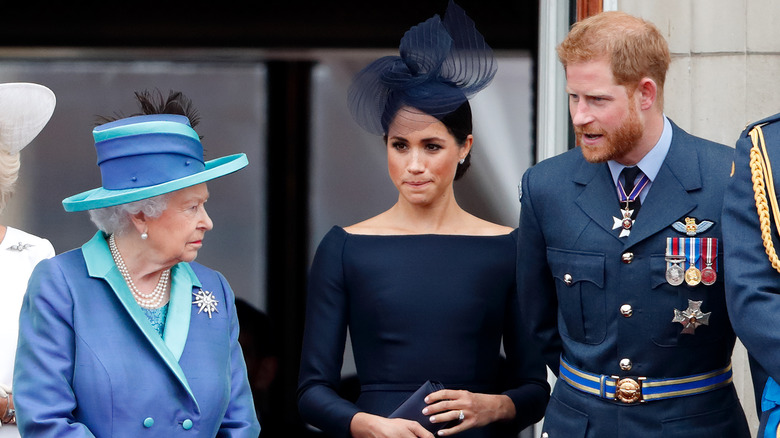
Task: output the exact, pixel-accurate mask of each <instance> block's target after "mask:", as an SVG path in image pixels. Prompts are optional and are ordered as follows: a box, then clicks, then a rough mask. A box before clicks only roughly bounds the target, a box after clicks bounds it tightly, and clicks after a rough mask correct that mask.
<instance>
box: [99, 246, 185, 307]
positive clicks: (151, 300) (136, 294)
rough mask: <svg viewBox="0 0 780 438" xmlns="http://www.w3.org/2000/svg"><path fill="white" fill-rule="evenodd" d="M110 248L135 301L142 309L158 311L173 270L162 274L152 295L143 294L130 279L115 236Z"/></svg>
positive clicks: (167, 270)
mask: <svg viewBox="0 0 780 438" xmlns="http://www.w3.org/2000/svg"><path fill="white" fill-rule="evenodd" d="M108 248H109V249H110V250H111V257H113V258H114V263H116V267H117V268H118V269H119V273H120V274H122V278H124V279H125V283H127V286H128V287H129V288H130V292H132V293H133V298H135V301H136V302H138V304H140V305H141V307H145V308H147V309H156V308H158V307H160V305H161V304H162V302H163V298H164V297H165V291H166V290H167V289H168V278H170V275H171V270H170V269H166V270H164V271H163V273H162V274H160V280H159V281H157V286H155V287H154V290H153V291H152V293H150V294H142V293H141V291H139V290H138V288H137V287H135V283H133V279H132V277H130V271H129V270H128V269H127V265H125V261H124V260H123V259H122V255H121V254H120V253H119V248H117V247H116V240H115V239H114V235H113V234H112V235H111V237H109V238H108Z"/></svg>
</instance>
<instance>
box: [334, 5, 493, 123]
mask: <svg viewBox="0 0 780 438" xmlns="http://www.w3.org/2000/svg"><path fill="white" fill-rule="evenodd" d="M399 50H400V55H401V56H385V57H382V58H379V59H377V60H376V61H374V62H372V63H371V64H369V65H367V66H366V67H365V68H363V70H361V71H360V72H359V73H358V74H357V75H355V78H354V79H353V81H352V85H351V86H350V88H349V93H348V95H347V100H348V102H347V103H348V105H349V109H350V112H351V113H352V117H354V118H355V121H357V123H358V124H359V125H360V126H362V127H363V128H364V129H366V130H367V131H369V132H371V133H374V134H379V135H381V134H385V133H387V127H388V125H389V124H390V122H391V121H392V119H393V117H394V116H395V114H396V112H397V111H398V109H399V108H401V107H404V106H408V107H412V108H416V109H418V110H420V111H422V112H424V113H426V114H429V115H431V116H434V117H436V118H439V119H441V118H442V117H444V116H445V115H447V114H449V113H451V112H453V111H455V110H456V109H457V108H458V107H459V106H461V105H462V104H463V103H464V102H466V100H467V99H468V98H470V97H471V96H473V95H474V94H476V93H477V92H478V91H480V90H482V89H483V88H485V87H486V86H487V85H488V84H489V83H490V81H491V80H493V77H494V76H495V74H496V70H497V69H498V66H497V65H496V62H495V59H494V57H493V50H492V49H491V48H490V47H489V46H488V45H487V43H485V39H484V38H483V37H482V34H480V33H479V32H478V31H477V29H476V27H475V26H474V21H472V20H471V19H470V18H469V17H468V16H466V12H465V11H464V10H463V9H462V8H461V7H460V6H458V5H456V4H455V3H454V2H453V1H452V0H450V3H449V5H448V6H447V11H446V13H445V14H444V19H443V20H442V19H441V18H439V16H438V15H434V16H433V17H431V18H429V19H428V20H426V21H424V22H422V23H420V24H418V25H417V26H414V27H412V28H411V29H409V30H408V31H407V32H406V33H405V34H404V36H403V38H402V39H401V45H400V48H399Z"/></svg>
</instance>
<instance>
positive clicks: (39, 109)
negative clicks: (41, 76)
mask: <svg viewBox="0 0 780 438" xmlns="http://www.w3.org/2000/svg"><path fill="white" fill-rule="evenodd" d="M56 103H57V99H56V98H55V97H54V93H53V92H52V91H51V90H49V89H48V88H46V87H44V86H43V85H38V84H32V83H27V82H10V83H6V84H0V150H4V151H6V152H8V153H10V154H16V153H18V152H19V151H21V150H22V148H24V147H25V146H27V145H28V144H30V142H31V141H32V140H33V139H34V138H35V136H37V135H38V134H39V133H40V132H41V130H42V129H43V127H44V126H46V123H47V122H48V121H49V119H50V118H51V115H52V113H54V106H55V105H56Z"/></svg>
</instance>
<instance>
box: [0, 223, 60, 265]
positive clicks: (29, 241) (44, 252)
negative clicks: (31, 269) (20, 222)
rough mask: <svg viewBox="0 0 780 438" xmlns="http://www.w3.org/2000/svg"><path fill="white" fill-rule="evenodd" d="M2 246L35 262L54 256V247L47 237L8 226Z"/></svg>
mask: <svg viewBox="0 0 780 438" xmlns="http://www.w3.org/2000/svg"><path fill="white" fill-rule="evenodd" d="M0 246H1V247H2V248H5V249H6V250H8V251H12V252H17V253H19V254H20V255H22V256H26V258H28V259H30V260H31V261H34V262H38V261H40V260H43V259H48V258H51V257H54V247H53V246H52V244H51V242H49V241H48V240H47V239H44V238H42V237H38V236H36V235H34V234H30V233H28V232H25V231H22V230H20V229H17V228H13V227H7V231H6V234H5V238H4V239H3V244H2V245H0Z"/></svg>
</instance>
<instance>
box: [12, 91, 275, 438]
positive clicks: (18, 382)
mask: <svg viewBox="0 0 780 438" xmlns="http://www.w3.org/2000/svg"><path fill="white" fill-rule="evenodd" d="M137 96H138V97H139V100H140V102H141V107H142V109H143V113H144V114H142V115H137V116H131V117H127V118H122V119H119V120H115V121H110V122H108V123H105V124H102V125H100V126H98V127H97V128H95V129H94V131H93V134H94V137H95V147H96V149H97V156H98V165H99V166H100V170H101V175H102V181H103V186H102V187H100V188H97V189H94V190H90V191H87V192H84V193H81V194H78V195H75V196H71V197H69V198H67V199H65V200H64V201H63V205H64V206H65V209H66V210H67V211H83V210H89V211H90V216H91V219H92V221H93V222H94V223H95V224H96V225H97V226H98V228H100V231H99V232H98V233H97V234H96V235H95V236H94V237H93V238H92V239H91V240H90V241H89V242H87V243H86V244H84V245H83V246H82V247H81V248H79V249H75V250H72V251H69V252H66V253H64V254H61V255H58V256H56V257H54V258H52V259H50V260H46V261H45V262H43V263H40V264H39V265H38V266H37V267H36V269H35V270H34V272H33V274H32V277H31V279H30V283H29V286H28V290H27V294H26V296H25V299H24V303H23V305H22V311H21V316H20V322H19V325H20V328H19V346H18V349H17V356H16V365H15V371H14V392H15V397H16V398H15V401H16V408H17V422H18V425H19V429H20V431H21V433H22V435H23V436H25V435H27V436H35V437H58V438H61V437H91V436H96V437H138V436H159V437H163V436H164V437H175V436H187V437H215V436H220V437H222V436H224V437H228V436H230V437H253V438H254V437H257V436H258V434H259V431H260V426H259V424H258V421H257V417H256V415H255V409H254V406H253V402H252V396H251V392H250V389H249V383H248V380H247V375H246V366H245V364H244V360H243V357H242V354H241V348H240V346H239V343H238V331H239V329H238V322H237V318H236V311H235V306H234V295H233V292H232V290H231V289H230V286H229V285H228V283H227V281H226V280H225V278H224V277H223V276H222V275H221V274H220V273H218V272H216V271H213V270H211V269H209V268H206V267H204V266H202V265H199V264H197V263H194V262H193V260H194V259H195V257H196V256H197V254H198V250H199V249H200V248H201V246H202V244H203V236H204V234H205V233H206V232H207V231H209V230H211V228H212V226H213V224H212V222H211V219H210V218H209V216H208V214H206V210H205V209H204V204H205V203H206V200H207V199H208V197H209V193H208V189H207V187H206V184H205V183H206V181H209V180H211V179H214V178H217V177H220V176H223V175H226V174H228V173H232V172H234V171H237V170H239V169H241V168H242V167H244V166H246V165H247V159H246V156H245V155H244V154H237V155H233V156H228V157H222V158H218V159H215V160H211V161H208V162H205V163H204V161H203V147H202V146H201V143H200V138H199V136H198V134H197V133H196V132H195V131H194V130H193V129H192V127H191V125H195V124H196V123H197V120H196V117H193V116H192V114H187V113H188V112H190V111H189V110H191V105H190V104H189V100H187V99H186V98H185V97H184V96H182V95H181V94H180V93H171V95H169V96H168V98H167V99H163V98H162V96H160V95H153V94H150V93H141V94H137ZM162 113H178V114H162Z"/></svg>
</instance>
